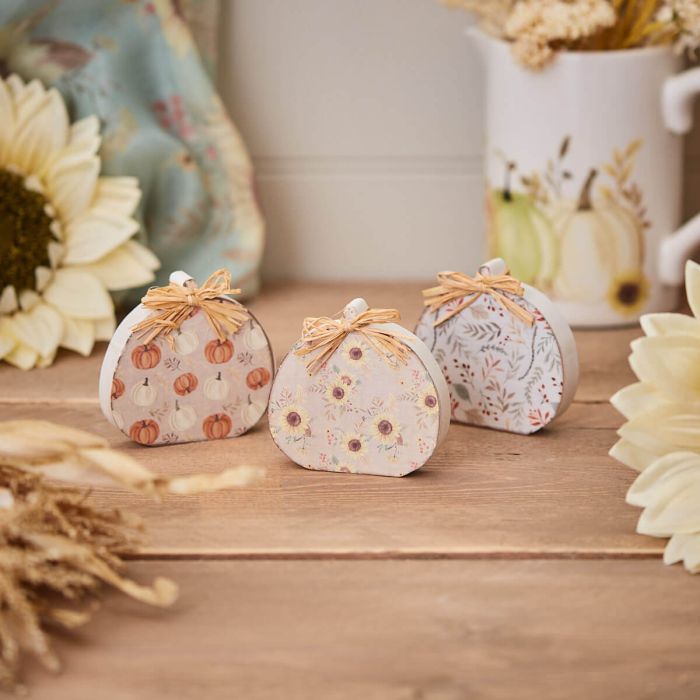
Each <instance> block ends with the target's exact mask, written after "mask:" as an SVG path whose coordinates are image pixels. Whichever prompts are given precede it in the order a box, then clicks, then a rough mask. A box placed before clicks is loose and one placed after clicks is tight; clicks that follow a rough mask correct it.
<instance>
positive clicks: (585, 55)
mask: <svg viewBox="0 0 700 700" xmlns="http://www.w3.org/2000/svg"><path fill="white" fill-rule="evenodd" d="M477 32H478V34H479V37H480V38H481V39H482V40H486V41H488V42H490V43H492V44H495V45H498V46H502V47H503V48H504V49H505V48H508V47H509V46H510V45H511V43H512V42H510V41H507V40H505V39H501V38H500V37H497V36H493V35H492V34H489V33H488V32H485V31H484V30H483V29H481V28H480V27H478V26H477V25H469V26H468V27H467V28H466V30H465V34H467V36H469V35H473V34H475V33H477ZM555 53H556V58H555V60H556V61H580V60H581V59H584V60H586V59H592V60H603V59H620V60H631V59H634V58H639V57H642V56H644V57H650V56H652V55H654V54H656V55H669V54H675V52H674V50H673V46H671V45H668V44H666V45H661V46H638V47H634V48H629V49H596V50H587V51H582V50H573V51H572V50H569V49H567V50H564V51H562V50H557V51H556V52H555Z"/></svg>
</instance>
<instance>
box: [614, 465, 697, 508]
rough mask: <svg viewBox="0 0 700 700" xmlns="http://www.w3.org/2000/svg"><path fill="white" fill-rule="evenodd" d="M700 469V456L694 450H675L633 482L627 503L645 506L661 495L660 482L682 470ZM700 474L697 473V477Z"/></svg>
mask: <svg viewBox="0 0 700 700" xmlns="http://www.w3.org/2000/svg"><path fill="white" fill-rule="evenodd" d="M698 469H700V456H699V455H697V454H695V453H694V452H673V453H671V454H668V455H665V456H664V457H660V458H659V459H657V460H655V461H654V462H653V464H651V465H649V467H648V468H647V469H645V470H644V471H643V472H642V473H641V474H640V475H639V476H638V477H637V478H636V479H635V480H634V482H633V483H632V485H631V486H630V487H629V490H628V491H627V498H626V500H627V503H629V504H630V505H632V506H639V507H640V508H645V507H646V506H649V505H652V504H653V503H655V502H657V501H658V499H659V497H660V492H659V490H658V487H659V484H660V483H661V482H663V480H664V479H666V478H667V477H673V476H675V475H678V474H679V473H680V472H686V473H692V472H693V471H694V470H698ZM698 475H700V473H699V474H696V475H695V476H696V477H697V476H698Z"/></svg>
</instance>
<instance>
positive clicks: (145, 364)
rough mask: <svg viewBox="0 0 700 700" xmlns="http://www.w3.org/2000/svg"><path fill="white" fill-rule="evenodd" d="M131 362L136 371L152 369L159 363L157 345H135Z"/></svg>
mask: <svg viewBox="0 0 700 700" xmlns="http://www.w3.org/2000/svg"><path fill="white" fill-rule="evenodd" d="M131 362H132V363H133V365H134V367H136V368H138V369H153V368H154V367H155V366H156V365H157V364H158V363H159V362H160V350H159V349H158V346H157V345H153V344H152V343H149V344H148V345H137V346H136V347H135V348H134V349H133V351H132V353H131Z"/></svg>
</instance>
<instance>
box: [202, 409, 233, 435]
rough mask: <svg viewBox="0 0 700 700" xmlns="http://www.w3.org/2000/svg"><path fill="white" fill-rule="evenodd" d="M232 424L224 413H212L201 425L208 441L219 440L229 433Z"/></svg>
mask: <svg viewBox="0 0 700 700" xmlns="http://www.w3.org/2000/svg"><path fill="white" fill-rule="evenodd" d="M232 427H233V424H232V423H231V419H230V418H229V417H228V416H227V415H226V414H225V413H214V414H213V415H211V416H207V417H206V418H205V419H204V422H203V423H202V430H203V431H204V434H205V435H206V436H207V437H208V438H209V439H210V440H221V438H225V437H226V436H227V435H228V434H229V433H230V432H231V428H232Z"/></svg>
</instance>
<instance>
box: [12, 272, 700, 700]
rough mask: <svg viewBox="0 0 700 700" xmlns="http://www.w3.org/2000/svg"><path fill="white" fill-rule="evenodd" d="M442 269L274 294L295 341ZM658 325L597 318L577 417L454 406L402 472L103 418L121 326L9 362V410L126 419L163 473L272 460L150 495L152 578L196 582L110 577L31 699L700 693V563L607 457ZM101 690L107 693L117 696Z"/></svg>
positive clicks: (410, 295) (102, 425) (102, 494)
mask: <svg viewBox="0 0 700 700" xmlns="http://www.w3.org/2000/svg"><path fill="white" fill-rule="evenodd" d="M420 288H421V285H420V284H408V283H406V284H368V283H356V284H336V285H320V284H319V285H286V286H281V287H276V288H271V289H269V290H267V291H266V292H265V293H264V294H263V295H262V296H261V297H260V298H259V299H256V300H255V301H254V302H253V303H252V304H251V308H252V310H253V311H254V312H255V313H256V315H257V316H258V318H259V319H260V320H261V322H262V323H263V324H264V326H265V328H266V329H267V331H268V333H269V335H270V336H271V338H272V341H273V344H274V346H275V353H276V356H277V357H278V358H280V357H282V355H283V354H284V352H285V351H286V349H287V348H288V347H289V346H290V345H291V344H292V342H293V341H294V340H295V339H296V337H297V336H298V334H299V331H300V325H301V320H302V318H303V317H304V316H305V315H320V314H328V313H333V312H335V311H337V310H338V309H340V308H342V306H343V305H344V303H345V302H346V301H347V300H348V299H349V298H351V297H353V296H358V295H363V296H365V297H366V298H367V299H368V301H369V302H370V304H371V305H373V306H379V307H391V306H393V307H398V308H399V310H400V311H401V312H402V316H403V319H404V322H405V324H406V325H407V326H409V327H411V325H412V324H413V323H414V322H415V320H416V319H417V316H418V313H419V308H420V301H419V300H420V296H419V289H420ZM638 335H639V330H638V329H625V330H613V331H605V332H603V331H587V332H579V333H577V334H576V340H577V343H578V348H579V353H580V358H581V366H582V376H581V383H580V387H579V390H578V393H577V395H576V400H575V402H574V404H573V405H572V406H571V408H570V409H569V410H568V412H567V413H566V414H565V415H564V416H563V417H562V418H561V419H560V420H559V421H557V422H556V423H555V424H554V426H552V427H551V428H550V429H547V430H545V431H544V432H542V433H540V434H538V435H535V436H530V437H522V436H516V435H507V434H501V433H497V432H493V431H489V430H484V429H478V428H470V427H466V426H459V425H453V426H451V428H450V433H449V436H448V439H447V441H446V443H445V444H444V445H443V446H442V447H441V448H440V449H439V451H438V452H437V453H436V454H435V456H434V457H433V459H432V460H431V461H430V462H429V463H428V464H427V465H426V466H425V467H424V468H423V469H421V470H420V471H419V472H417V473H415V474H414V475H411V476H408V477H405V478H403V479H388V478H379V477H369V476H359V475H348V474H329V473H320V472H312V471H306V470H303V469H301V468H298V467H296V466H295V465H294V464H292V463H291V462H289V461H288V460H287V459H286V458H285V457H284V455H282V454H281V453H280V452H279V451H278V450H277V449H276V448H275V446H274V445H273V443H272V441H271V439H270V437H269V435H268V432H267V426H266V425H265V424H261V425H259V426H258V427H257V428H256V429H255V430H253V431H252V432H251V433H249V434H247V435H245V436H244V437H241V438H238V439H235V440H227V441H222V442H215V443H208V444H202V443H199V444H194V445H176V446H169V447H160V448H150V449H149V448H142V447H139V446H136V445H133V444H131V443H129V442H128V441H127V440H126V439H125V438H124V437H122V436H121V434H120V433H119V432H117V431H116V430H115V429H114V428H112V427H111V426H110V425H109V424H108V423H107V422H106V421H105V420H104V419H103V417H102V415H101V413H100V410H99V406H98V400H97V377H98V372H99V367H100V363H101V356H102V353H103V351H104V346H100V347H98V348H97V349H96V350H95V352H94V353H93V356H92V357H90V358H88V359H84V358H80V357H77V356H75V355H71V354H67V353H66V354H62V355H61V356H60V357H59V358H58V360H57V361H56V363H55V365H54V366H53V367H51V368H50V369H46V370H36V371H33V372H31V373H22V372H20V371H17V370H14V369H12V368H9V367H6V366H2V368H0V419H2V420H4V419H10V418H20V417H26V418H30V417H31V418H46V419H50V420H54V421H57V422H62V423H66V424H69V425H74V426H77V427H81V428H85V429H87V430H91V431H93V432H96V433H99V434H101V435H104V436H106V437H108V438H109V440H110V442H111V443H112V444H113V446H115V447H118V448H122V449H124V450H128V451H131V452H132V453H134V454H136V456H137V457H138V458H139V459H141V460H142V461H143V462H144V463H145V464H147V465H148V466H150V467H151V468H153V469H154V470H157V471H159V472H162V473H164V474H179V473H188V472H192V471H212V472H213V471H217V470H219V469H221V468H223V467H226V466H232V465H236V464H254V465H260V466H264V467H265V468H266V470H267V474H266V477H265V479H264V480H263V481H262V483H260V484H258V485H256V486H254V487H251V488H249V489H246V490H237V491H236V490H234V491H226V492H220V493H217V494H213V495H203V496H200V497H189V498H186V497H168V498H166V499H165V500H164V501H163V502H162V503H159V504H156V503H152V502H150V501H148V500H147V499H145V498H141V497H136V496H133V495H130V494H127V493H125V492H123V491H121V490H118V489H102V490H98V491H96V493H95V496H94V498H95V499H96V500H97V501H98V502H99V503H101V504H103V505H107V506H110V505H115V506H116V505H119V506H120V507H124V508H128V509H130V510H132V511H135V512H137V513H139V514H141V515H142V516H143V517H144V518H145V520H146V522H147V526H148V533H149V543H148V547H147V548H146V549H145V551H144V553H143V554H140V555H138V556H136V557H135V558H134V561H133V562H132V563H131V564H130V573H131V574H132V575H133V576H134V577H136V578H138V579H139V580H144V581H146V580H149V579H150V578H152V577H153V576H156V575H168V576H170V577H171V578H173V579H175V580H176V581H177V582H178V583H179V584H180V586H181V597H180V599H179V601H178V603H177V604H176V605H175V606H174V608H173V609H171V610H166V611H160V610H151V609H148V608H145V607H143V606H141V605H139V604H137V603H134V602H132V601H130V600H127V599H124V598H123V597H120V596H119V595H116V594H111V593H108V594H107V595H106V596H105V603H104V606H103V608H102V610H101V611H100V612H99V613H98V614H97V615H96V616H95V618H94V620H93V621H92V622H91V623H90V624H89V625H88V626H87V627H85V628H83V629H81V630H79V631H76V632H73V633H70V634H63V635H61V637H60V639H59V640H58V642H57V649H58V651H59V654H60V656H61V657H62V659H63V660H64V662H65V671H64V673H63V675H61V676H59V677H54V676H51V675H49V674H47V673H45V672H44V671H43V670H41V669H39V668H38V667H37V666H36V665H35V664H33V663H30V664H28V666H27V669H26V674H25V676H26V679H27V681H28V683H29V685H30V688H31V689H32V695H33V696H34V697H36V698H41V699H42V700H51V699H53V698H61V699H64V698H65V699H69V698H70V700H80V699H82V698H88V697H90V698H91V697H98V696H99V697H100V699H101V700H112V699H122V698H123V699H126V698H139V700H141V699H143V700H148V699H150V698H168V699H169V700H171V699H173V698H177V699H179V698H197V699H198V700H207V699H209V698H245V699H248V698H324V699H326V698H381V699H385V698H386V699H388V700H393V699H394V698H395V699H397V700H398V699H399V698H400V699H406V700H408V699H412V700H418V699H422V700H433V699H434V700H456V699H458V698H460V699H461V698H465V699H466V698H469V699H472V698H509V699H512V698H538V699H540V698H586V699H587V700H589V699H590V698H596V699H600V698H615V699H618V698H635V699H637V698H650V699H651V698H658V697H664V698H665V699H666V700H668V699H673V698H698V697H700V664H699V663H698V659H699V658H700V634H699V632H700V627H698V623H699V622H700V580H698V579H694V578H693V577H691V576H689V575H687V574H686V573H685V572H684V571H683V570H682V569H681V568H679V567H674V568H666V567H664V566H663V565H662V563H661V561H660V559H659V557H660V555H661V552H662V550H663V545H664V542H663V541H662V540H655V539H652V538H648V537H642V536H639V535H637V534H635V531H634V530H635V523H636V519H637V517H638V515H639V511H638V510H637V509H635V508H632V507H629V506H627V505H626V504H625V500H624V496H625V491H626V489H627V488H628V486H629V484H630V483H631V482H632V480H633V478H634V473H633V472H632V471H630V470H628V469H626V468H625V467H623V466H622V465H620V464H618V463H617V462H615V461H614V460H612V459H611V458H609V457H608V456H607V452H608V449H609V448H610V446H611V445H612V444H613V442H614V441H615V430H616V429H617V427H619V425H620V423H621V417H620V416H619V415H618V414H617V413H616V412H615V411H614V410H613V409H612V408H611V407H610V405H609V404H608V402H607V401H608V398H609V397H610V395H611V394H612V393H613V392H614V391H616V390H617V389H618V388H620V387H622V386H624V385H625V384H627V383H629V382H630V381H632V380H633V376H632V374H631V372H630V370H629V368H628V365H627V354H628V346H629V342H630V341H631V340H632V339H633V338H635V337H637V336H638ZM95 693H97V695H95Z"/></svg>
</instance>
